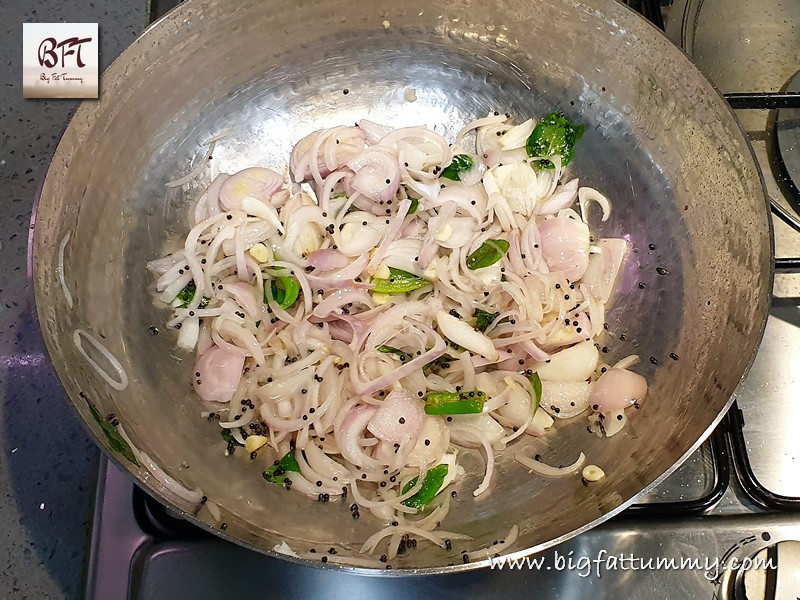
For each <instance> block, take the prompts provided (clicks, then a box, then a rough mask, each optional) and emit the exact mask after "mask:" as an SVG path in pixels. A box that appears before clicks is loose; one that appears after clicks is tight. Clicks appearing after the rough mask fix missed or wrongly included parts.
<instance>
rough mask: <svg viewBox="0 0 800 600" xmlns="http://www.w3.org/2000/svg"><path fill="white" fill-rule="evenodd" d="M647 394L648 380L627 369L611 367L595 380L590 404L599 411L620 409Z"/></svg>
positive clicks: (638, 400) (642, 398)
mask: <svg viewBox="0 0 800 600" xmlns="http://www.w3.org/2000/svg"><path fill="white" fill-rule="evenodd" d="M646 395H647V380H646V379H645V378H644V377H642V376H641V375H639V374H638V373H634V372H632V371H628V370H627V369H609V370H608V371H606V372H605V373H603V374H602V375H601V376H600V378H599V379H598V380H597V381H596V382H595V384H594V389H593V390H592V394H591V396H590V397H589V404H591V406H592V409H593V410H595V411H598V412H611V411H618V410H622V409H624V408H627V407H628V406H630V405H632V404H633V403H635V402H641V401H642V400H644V397H645V396H646Z"/></svg>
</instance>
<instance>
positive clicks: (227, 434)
mask: <svg viewBox="0 0 800 600" xmlns="http://www.w3.org/2000/svg"><path fill="white" fill-rule="evenodd" d="M221 435H222V439H223V440H225V441H226V442H228V444H233V445H234V446H242V447H244V444H242V443H241V442H239V441H238V440H237V439H236V438H235V437H233V434H232V433H231V430H230V429H228V428H227V427H223V428H222V434H221Z"/></svg>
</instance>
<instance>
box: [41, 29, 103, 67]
mask: <svg viewBox="0 0 800 600" xmlns="http://www.w3.org/2000/svg"><path fill="white" fill-rule="evenodd" d="M91 41H92V38H90V37H89V38H83V39H82V40H81V39H78V38H76V37H72V38H69V39H66V40H64V41H63V42H59V41H57V40H56V38H51V37H49V38H45V39H43V40H42V43H41V44H39V64H40V65H41V66H42V67H47V68H48V69H52V68H53V67H55V66H59V65H60V66H61V68H62V69H63V68H66V67H67V57H68V56H70V55H75V62H76V64H77V66H78V67H80V68H83V67H85V66H86V63H85V62H83V61H82V60H81V48H82V46H83V44H87V43H89V42H91ZM56 50H60V51H61V52H56Z"/></svg>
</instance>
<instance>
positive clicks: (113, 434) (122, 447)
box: [86, 401, 139, 467]
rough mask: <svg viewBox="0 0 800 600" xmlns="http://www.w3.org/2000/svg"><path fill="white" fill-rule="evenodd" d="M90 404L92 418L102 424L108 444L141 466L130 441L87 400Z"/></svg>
mask: <svg viewBox="0 0 800 600" xmlns="http://www.w3.org/2000/svg"><path fill="white" fill-rule="evenodd" d="M86 404H88V405H89V412H91V413H92V418H93V419H94V420H95V421H96V422H97V424H98V425H100V429H102V430H103V434H105V436H106V441H107V442H108V445H109V446H110V447H111V450H113V451H114V452H115V453H117V454H122V456H124V457H125V458H127V459H128V460H129V461H131V462H132V463H133V464H135V465H136V466H137V467H138V466H139V461H137V460H136V455H135V454H134V453H133V450H132V449H131V447H130V445H129V444H128V442H126V441H125V439H124V438H123V437H122V436H121V435H120V434H119V432H118V431H117V430H116V428H115V427H114V426H113V425H112V424H111V423H109V422H108V421H107V420H106V419H104V418H103V415H101V414H100V412H99V411H98V410H97V409H96V408H95V407H94V405H93V404H92V403H91V402H88V401H87V402H86Z"/></svg>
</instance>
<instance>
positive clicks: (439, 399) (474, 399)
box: [425, 390, 486, 415]
mask: <svg viewBox="0 0 800 600" xmlns="http://www.w3.org/2000/svg"><path fill="white" fill-rule="evenodd" d="M485 402H486V394H485V393H484V392H481V391H480V390H475V391H472V392H431V393H429V394H428V395H427V396H425V414H428V415H474V414H478V413H480V412H482V411H483V405H484V403H485Z"/></svg>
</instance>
